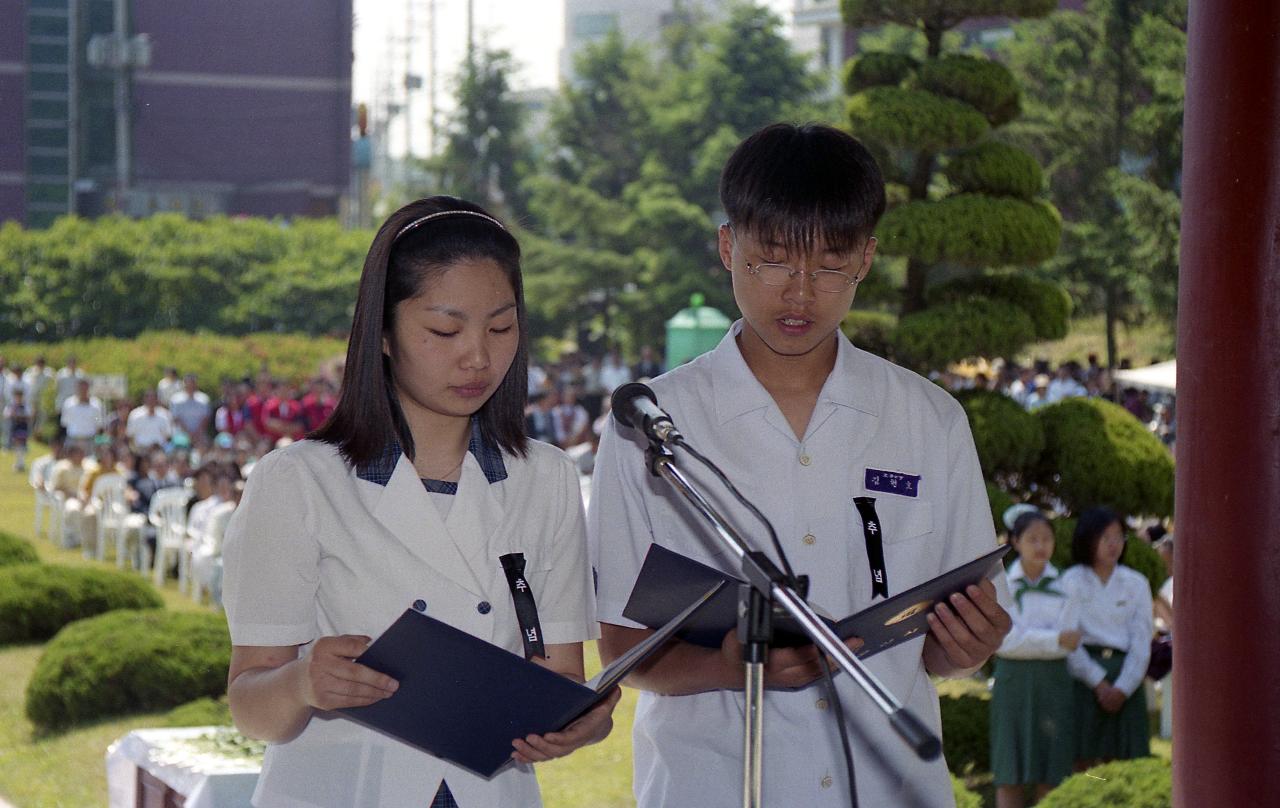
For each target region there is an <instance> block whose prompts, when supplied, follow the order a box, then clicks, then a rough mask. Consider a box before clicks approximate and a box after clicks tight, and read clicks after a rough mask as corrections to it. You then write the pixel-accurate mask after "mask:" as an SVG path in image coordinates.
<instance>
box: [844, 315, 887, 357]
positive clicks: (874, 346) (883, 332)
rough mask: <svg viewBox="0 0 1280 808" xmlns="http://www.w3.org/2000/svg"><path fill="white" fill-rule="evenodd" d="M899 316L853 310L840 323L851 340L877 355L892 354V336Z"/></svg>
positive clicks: (885, 355)
mask: <svg viewBox="0 0 1280 808" xmlns="http://www.w3.org/2000/svg"><path fill="white" fill-rule="evenodd" d="M897 324H898V318H897V317H895V316H894V315H892V314H889V313H888V312H883V311H851V312H849V313H848V314H846V315H845V317H844V321H843V322H842V323H840V329H841V330H842V331H844V335H845V336H846V337H848V338H849V341H850V342H852V343H853V344H854V345H857V346H858V347H859V348H861V349H862V350H864V351H870V352H871V353H873V354H875V355H876V356H883V357H888V356H889V355H890V345H891V343H890V337H891V336H892V334H893V329H894V326H896V325H897Z"/></svg>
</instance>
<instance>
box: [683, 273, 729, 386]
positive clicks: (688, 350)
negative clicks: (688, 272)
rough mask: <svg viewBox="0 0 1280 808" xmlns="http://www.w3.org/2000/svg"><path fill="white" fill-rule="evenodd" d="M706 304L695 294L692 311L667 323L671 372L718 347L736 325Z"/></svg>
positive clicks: (690, 303)
mask: <svg viewBox="0 0 1280 808" xmlns="http://www.w3.org/2000/svg"><path fill="white" fill-rule="evenodd" d="M705 301H706V298H704V297H703V296H702V294H701V293H698V292H695V293H693V295H691V296H690V297H689V308H687V309H681V310H680V311H678V312H676V314H675V316H674V317H672V318H671V319H670V320H667V362H666V366H667V369H668V370H670V369H671V368H674V367H676V366H677V365H682V364H684V363H685V362H688V361H689V360H690V359H692V358H694V357H695V356H700V355H701V354H704V353H706V352H707V351H709V350H711V349H712V348H714V347H716V345H718V344H719V343H720V340H721V339H723V338H724V335H725V334H726V333H727V332H728V331H729V326H731V325H733V321H732V320H730V319H729V318H728V317H726V316H724V314H723V313H722V312H721V311H720V310H719V309H713V308H711V307H710V306H704V305H702V304H703V303H704V302H705Z"/></svg>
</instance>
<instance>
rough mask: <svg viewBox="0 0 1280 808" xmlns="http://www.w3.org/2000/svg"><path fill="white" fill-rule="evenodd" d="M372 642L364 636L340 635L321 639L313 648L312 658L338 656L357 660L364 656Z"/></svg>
mask: <svg viewBox="0 0 1280 808" xmlns="http://www.w3.org/2000/svg"><path fill="white" fill-rule="evenodd" d="M370 642H372V640H371V639H370V638H369V637H365V636H364V635H362V634H340V635H338V636H335V637H321V638H320V639H318V640H316V641H315V644H314V645H313V646H312V648H311V655H312V656H336V657H343V658H345V659H355V658H356V657H358V656H360V655H361V654H363V653H364V652H365V651H366V650H367V649H368V648H369V643H370Z"/></svg>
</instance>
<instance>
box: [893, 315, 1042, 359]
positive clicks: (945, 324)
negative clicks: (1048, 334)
mask: <svg viewBox="0 0 1280 808" xmlns="http://www.w3.org/2000/svg"><path fill="white" fill-rule="evenodd" d="M1034 339H1035V327H1034V326H1033V325H1032V323H1031V318H1030V317H1029V316H1028V315H1027V313H1026V312H1025V311H1023V310H1022V309H1020V308H1017V307H1016V306H1010V305H1009V304H1007V303H1000V302H996V301H992V300H966V301H963V302H960V303H947V304H943V305H941V306H932V307H930V308H928V309H925V310H924V311H920V312H916V313H915V314H909V315H907V316H906V317H903V318H902V319H901V320H899V321H898V327H897V328H896V329H894V332H893V352H894V356H896V357H897V358H898V359H899V360H900V361H901V362H903V363H904V364H906V365H909V366H910V367H914V368H917V369H929V368H940V367H944V366H946V365H948V364H950V363H951V362H955V361H957V360H960V359H964V358H966V357H968V356H1012V355H1013V354H1015V353H1017V352H1018V351H1020V350H1021V349H1022V347H1023V346H1025V345H1026V344H1027V343H1029V342H1032V341H1033V340H1034Z"/></svg>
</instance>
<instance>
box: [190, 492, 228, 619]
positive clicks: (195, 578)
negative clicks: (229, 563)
mask: <svg viewBox="0 0 1280 808" xmlns="http://www.w3.org/2000/svg"><path fill="white" fill-rule="evenodd" d="M235 510H236V504H235V503H234V502H223V503H221V504H219V505H218V506H217V507H215V508H214V509H213V512H212V513H210V514H209V522H208V524H207V525H206V526H205V529H204V535H203V536H201V537H200V539H199V540H198V541H197V542H196V544H195V546H194V547H193V549H192V551H191V599H192V600H194V601H195V602H196V603H199V602H200V600H201V598H202V597H203V595H204V593H205V592H206V591H207V592H209V594H210V596H211V599H212V600H213V601H214V602H215V603H216V602H217V600H218V596H219V595H220V593H219V592H218V589H219V587H218V586H216V583H217V582H216V580H215V572H216V569H217V566H218V562H219V561H220V560H221V559H222V537H223V536H224V535H225V534H226V532H227V523H228V522H230V521H231V514H233V513H235Z"/></svg>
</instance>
